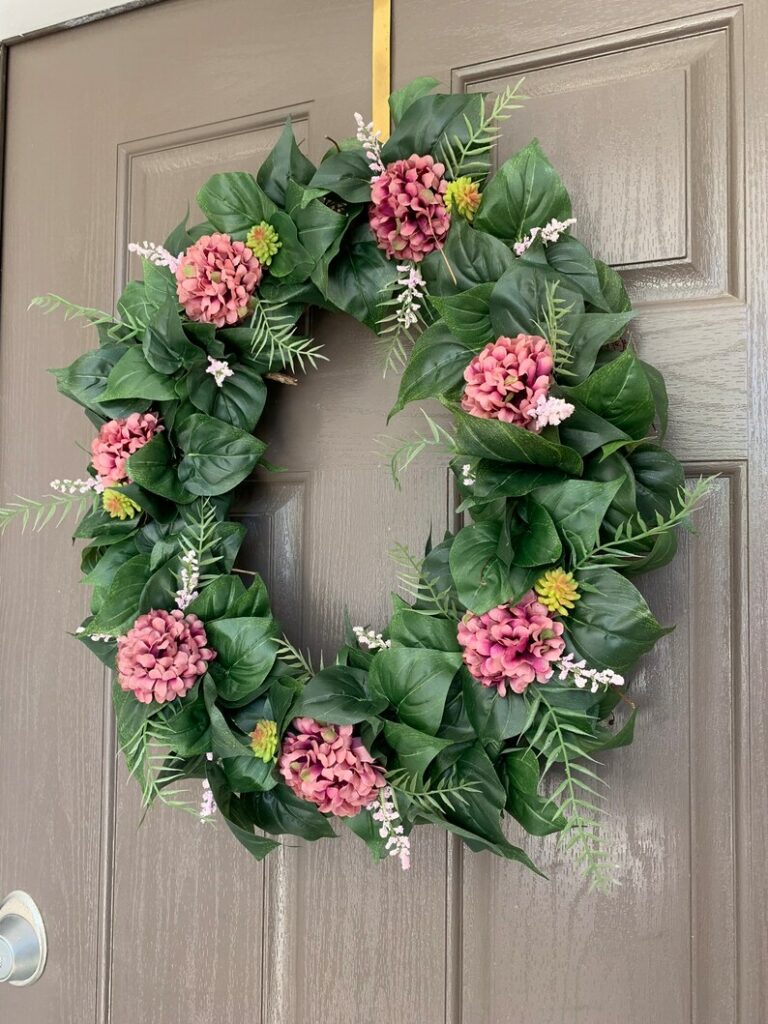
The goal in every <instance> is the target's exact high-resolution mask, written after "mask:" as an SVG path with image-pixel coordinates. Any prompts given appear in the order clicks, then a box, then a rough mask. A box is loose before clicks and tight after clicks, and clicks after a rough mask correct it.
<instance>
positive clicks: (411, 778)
mask: <svg viewBox="0 0 768 1024" xmlns="http://www.w3.org/2000/svg"><path fill="white" fill-rule="evenodd" d="M387 782H388V783H389V784H390V786H391V787H392V788H393V789H394V790H397V791H399V792H400V793H402V794H403V795H404V796H407V797H408V799H409V800H411V801H412V802H413V803H414V804H416V806H417V807H420V808H421V809H422V810H424V811H425V812H426V813H427V814H439V815H443V814H446V813H448V814H451V813H452V812H454V811H455V810H456V807H457V806H458V805H461V806H463V807H466V806H467V803H468V801H467V794H468V793H477V792H479V787H478V786H476V785H475V784H474V783H472V782H458V783H457V782H455V781H454V776H452V775H450V776H448V777H447V778H445V779H441V780H440V782H438V783H437V784H436V785H435V786H432V787H431V788H425V787H424V786H422V785H421V783H420V782H419V777H418V775H416V774H413V773H411V772H408V771H406V770H405V769H404V768H395V769H394V770H393V771H389V772H387Z"/></svg>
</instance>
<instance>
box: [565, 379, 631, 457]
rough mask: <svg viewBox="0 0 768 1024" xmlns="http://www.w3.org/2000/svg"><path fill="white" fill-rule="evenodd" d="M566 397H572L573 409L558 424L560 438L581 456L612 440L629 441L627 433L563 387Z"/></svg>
mask: <svg viewBox="0 0 768 1024" xmlns="http://www.w3.org/2000/svg"><path fill="white" fill-rule="evenodd" d="M563 392H564V393H565V394H566V397H567V398H568V399H569V401H570V400H571V399H573V400H574V401H573V405H574V407H575V408H574V411H573V412H572V413H571V415H570V416H569V417H568V419H566V420H564V421H563V423H561V424H560V427H559V428H558V429H559V432H560V440H561V441H562V443H563V444H566V445H568V447H569V448H572V449H573V450H574V451H576V452H578V453H579V455H581V456H586V455H589V454H590V453H591V452H594V451H595V450H596V449H598V448H602V446H603V445H607V444H612V443H613V442H614V441H629V440H630V438H629V435H627V434H625V433H624V431H623V430H619V428H618V427H617V426H615V425H614V424H613V423H610V422H609V421H608V420H606V419H603V417H602V416H598V415H597V413H595V412H592V410H591V409H588V408H587V407H586V405H583V404H582V403H581V402H579V401H577V400H576V399H575V396H574V395H572V394H571V393H570V389H569V388H564V389H563Z"/></svg>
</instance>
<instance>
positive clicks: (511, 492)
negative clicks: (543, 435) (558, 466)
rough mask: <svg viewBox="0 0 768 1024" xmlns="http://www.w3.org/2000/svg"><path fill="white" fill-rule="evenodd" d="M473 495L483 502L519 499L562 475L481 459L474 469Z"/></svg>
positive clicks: (552, 471)
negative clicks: (499, 499)
mask: <svg viewBox="0 0 768 1024" xmlns="http://www.w3.org/2000/svg"><path fill="white" fill-rule="evenodd" d="M474 475H475V486H474V494H475V497H476V498H481V499H482V500H483V501H494V500H495V499H496V498H520V497H522V496H523V495H525V494H530V493H531V491H534V490H536V488H537V487H543V486H546V485H547V484H551V483H557V481H559V480H561V479H562V473H560V472H558V471H557V470H553V469H522V468H521V467H520V466H505V465H503V464H501V463H499V462H490V461H486V460H485V459H482V460H481V461H480V462H479V463H478V464H477V467H476V469H475V473H474Z"/></svg>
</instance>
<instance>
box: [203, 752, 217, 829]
mask: <svg viewBox="0 0 768 1024" xmlns="http://www.w3.org/2000/svg"><path fill="white" fill-rule="evenodd" d="M205 757H206V760H208V761H212V760H213V754H206V755H205ZM215 813H216V800H215V799H214V796H213V790H212V789H211V784H210V782H209V781H208V779H203V796H202V799H201V801H200V821H210V819H211V818H212V817H213V816H214V814H215Z"/></svg>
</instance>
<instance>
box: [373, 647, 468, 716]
mask: <svg viewBox="0 0 768 1024" xmlns="http://www.w3.org/2000/svg"><path fill="white" fill-rule="evenodd" d="M460 663H461V655H460V654H459V653H458V652H456V653H453V652H451V653H449V652H446V651H428V650H424V649H414V650H412V649H409V648H407V647H392V648H390V649H389V650H385V651H381V652H380V653H379V654H377V655H376V657H375V658H374V661H373V665H372V666H371V674H370V684H371V688H372V689H373V691H374V692H375V693H380V694H381V695H382V696H383V697H386V699H387V700H388V701H389V703H390V704H391V705H392V709H393V710H394V712H395V713H396V714H397V716H398V718H399V719H400V721H401V722H404V723H405V724H406V725H410V726H411V727H412V728H414V729H418V730H419V731H421V732H426V733H429V735H430V736H434V735H435V734H436V733H437V730H438V728H439V727H440V719H441V718H442V716H443V708H444V707H445V700H446V697H447V696H448V689H449V687H450V685H451V680H452V679H453V677H454V676H455V675H456V672H457V670H458V667H459V665H460Z"/></svg>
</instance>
